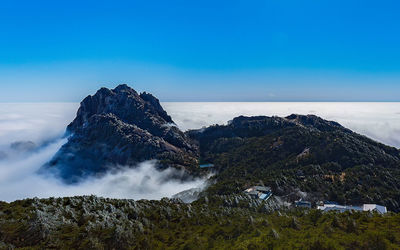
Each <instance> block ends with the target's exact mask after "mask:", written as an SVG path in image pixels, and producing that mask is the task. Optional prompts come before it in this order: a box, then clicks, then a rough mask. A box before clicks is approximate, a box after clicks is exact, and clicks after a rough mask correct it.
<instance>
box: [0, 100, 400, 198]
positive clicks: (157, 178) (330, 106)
mask: <svg viewBox="0 0 400 250" xmlns="http://www.w3.org/2000/svg"><path fill="white" fill-rule="evenodd" d="M162 105H163V106H164V108H165V109H166V110H167V112H168V113H169V114H170V115H171V116H172V118H173V120H174V121H175V122H176V124H177V125H178V126H179V127H180V128H181V129H183V130H188V129H196V128H201V127H203V126H208V125H212V124H225V123H226V122H227V121H229V120H231V119H232V118H234V117H236V116H239V115H246V116H251V115H268V116H272V115H278V116H287V115H290V114H292V113H297V114H315V115H318V116H321V117H323V118H325V119H328V120H334V121H337V122H339V123H341V124H342V125H344V126H346V127H348V128H350V129H352V130H354V131H356V132H358V133H360V134H364V135H367V136H369V137H371V138H373V139H375V140H377V141H380V142H383V143H385V144H388V145H391V146H394V147H397V148H400V103H162ZM78 106H79V105H78V104H75V103H18V104H4V103H3V104H0V200H5V201H13V200H16V199H23V198H27V197H51V196H54V197H62V196H74V195H90V194H94V195H98V196H103V197H110V198H132V199H160V198H162V197H171V196H172V195H174V194H176V193H179V192H181V191H184V190H187V189H190V188H202V187H204V186H205V183H206V179H195V180H191V181H186V182H181V181H177V180H170V179H168V178H166V176H170V175H171V174H172V172H173V171H177V170H175V169H167V170H164V171H158V170H156V169H155V168H154V163H153V162H143V163H141V164H139V166H137V167H136V168H123V169H121V170H119V171H116V172H112V173H111V172H110V173H108V174H106V175H105V176H103V177H100V178H89V179H87V180H85V181H83V182H81V183H79V184H75V185H66V184H64V183H63V182H61V181H60V180H58V179H56V178H54V177H53V176H46V175H39V174H37V171H38V170H39V168H40V167H41V166H42V165H43V164H45V163H46V162H47V161H49V160H50V159H51V157H52V156H53V155H54V154H55V153H56V152H57V151H58V149H59V148H60V147H61V146H62V145H63V144H64V143H65V142H66V139H62V135H63V134H64V131H65V128H66V126H67V125H68V123H69V122H71V121H72V119H73V118H74V116H75V114H76V110H77V108H78ZM18 141H25V142H26V141H32V142H33V143H34V144H33V145H35V146H32V143H28V144H26V143H22V144H17V145H19V146H15V145H16V144H14V147H11V146H10V145H11V144H13V143H15V142H18Z"/></svg>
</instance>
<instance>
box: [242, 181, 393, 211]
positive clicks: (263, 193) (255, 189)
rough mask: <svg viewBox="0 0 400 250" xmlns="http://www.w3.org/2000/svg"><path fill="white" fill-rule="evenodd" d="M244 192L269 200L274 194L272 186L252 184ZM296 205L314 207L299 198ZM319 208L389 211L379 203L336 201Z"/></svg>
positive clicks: (323, 209) (318, 207) (320, 204)
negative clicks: (356, 204)
mask: <svg viewBox="0 0 400 250" xmlns="http://www.w3.org/2000/svg"><path fill="white" fill-rule="evenodd" d="M244 193H246V194H247V195H249V196H250V197H253V198H256V199H261V200H268V199H269V198H270V197H271V196H272V190H271V188H270V187H265V186H252V187H250V188H248V189H246V190H244ZM294 205H295V207H300V208H312V204H311V202H310V201H305V200H302V199H300V200H298V201H295V202H294ZM317 209H319V210H322V211H324V212H328V211H339V212H345V211H367V212H377V213H379V214H385V213H387V209H386V207H385V206H381V205H377V204H363V205H361V206H351V205H349V206H347V205H339V204H337V203H335V202H330V201H325V202H322V201H321V202H318V204H317Z"/></svg>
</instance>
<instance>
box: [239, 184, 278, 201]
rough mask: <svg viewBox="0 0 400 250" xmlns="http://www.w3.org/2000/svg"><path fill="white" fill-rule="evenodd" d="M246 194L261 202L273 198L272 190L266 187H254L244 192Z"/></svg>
mask: <svg viewBox="0 0 400 250" xmlns="http://www.w3.org/2000/svg"><path fill="white" fill-rule="evenodd" d="M244 192H245V193H246V194H248V195H250V196H251V197H253V198H258V199H261V200H268V199H269V198H270V197H271V196H272V191H271V188H270V187H264V186H253V187H251V188H248V189H246V190H244Z"/></svg>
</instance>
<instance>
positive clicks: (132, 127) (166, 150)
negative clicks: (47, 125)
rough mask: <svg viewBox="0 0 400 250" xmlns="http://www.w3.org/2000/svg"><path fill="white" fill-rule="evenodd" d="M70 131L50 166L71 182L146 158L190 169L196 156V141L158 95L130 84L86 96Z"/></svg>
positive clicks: (133, 163) (132, 164)
mask: <svg viewBox="0 0 400 250" xmlns="http://www.w3.org/2000/svg"><path fill="white" fill-rule="evenodd" d="M67 135H68V136H69V138H68V142H67V143H66V144H65V145H64V146H63V147H62V148H61V149H60V150H59V152H58V153H57V154H56V155H55V156H54V158H53V159H52V160H51V161H50V162H49V163H48V164H47V165H46V166H45V167H46V168H48V169H52V170H54V171H56V172H57V174H59V175H60V176H61V177H62V178H63V179H64V180H66V181H68V182H74V181H77V180H79V178H81V177H85V176H88V175H93V174H101V173H104V172H105V171H107V170H109V169H110V168H112V167H114V166H117V165H124V166H134V165H135V164H137V163H139V162H142V161H145V160H158V166H159V167H161V168H162V167H166V166H174V167H177V168H182V169H185V170H187V171H189V172H190V170H191V166H193V165H194V164H195V163H196V159H197V148H196V146H195V145H194V144H193V143H192V142H191V141H190V140H189V139H188V137H187V136H186V135H185V134H184V133H183V132H182V131H180V130H179V128H177V127H176V126H175V124H174V122H173V120H172V119H171V117H170V116H169V115H168V114H167V113H166V112H165V110H164V109H163V108H162V107H161V105H160V102H159V101H158V99H157V98H155V97H154V96H152V95H151V94H148V93H145V92H144V93H141V94H138V93H137V92H136V91H135V90H134V89H132V88H130V87H128V86H127V85H119V86H118V87H116V88H115V89H112V90H110V89H107V88H101V89H100V90H98V91H97V93H96V94H95V95H93V96H88V97H86V98H85V99H84V100H83V101H82V102H81V105H80V108H79V110H78V112H77V116H76V118H75V119H74V120H73V121H72V122H71V124H69V125H68V127H67Z"/></svg>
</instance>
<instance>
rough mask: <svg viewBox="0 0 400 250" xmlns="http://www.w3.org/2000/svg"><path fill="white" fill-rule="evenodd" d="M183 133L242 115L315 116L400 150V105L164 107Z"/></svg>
mask: <svg viewBox="0 0 400 250" xmlns="http://www.w3.org/2000/svg"><path fill="white" fill-rule="evenodd" d="M162 105H163V106H164V108H165V109H166V110H167V112H168V114H170V115H171V116H172V118H173V120H174V121H175V122H176V123H177V125H178V126H179V127H180V128H181V129H183V130H187V129H194V128H201V127H203V126H209V125H212V124H226V122H227V121H229V120H232V119H233V118H234V117H236V116H239V115H245V116H254V115H267V116H288V115H290V114H314V115H317V116H320V117H322V118H324V119H327V120H333V121H337V122H339V123H340V124H342V125H343V126H345V127H347V128H349V129H351V130H353V131H355V132H357V133H360V134H363V135H366V136H368V137H370V138H372V139H375V140H377V141H379V142H382V143H385V144H388V145H391V146H394V147H397V148H400V103H399V102H396V103H387V102H382V103H351V102H346V103H340V102H335V103H328V102H322V103H317V102H300V103H297V102H286V103H282V102H244V103H240V102H233V103H228V102H208V103H195V102H193V103H182V102H175V103H174V102H169V103H163V104H162Z"/></svg>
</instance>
